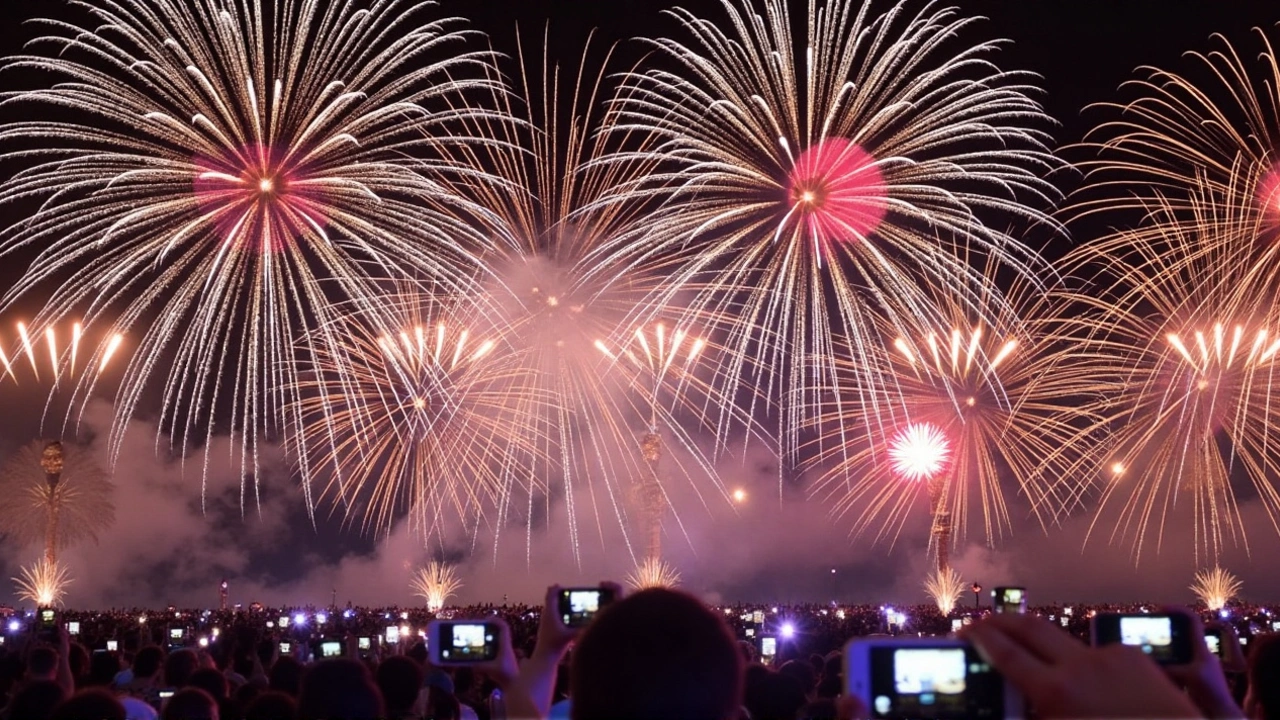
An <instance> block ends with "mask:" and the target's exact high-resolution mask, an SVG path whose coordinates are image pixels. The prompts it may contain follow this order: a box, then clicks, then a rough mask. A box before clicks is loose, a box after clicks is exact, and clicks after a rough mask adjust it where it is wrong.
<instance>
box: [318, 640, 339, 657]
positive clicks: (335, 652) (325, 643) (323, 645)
mask: <svg viewBox="0 0 1280 720" xmlns="http://www.w3.org/2000/svg"><path fill="white" fill-rule="evenodd" d="M320 657H322V658H336V657H342V643H341V642H339V641H337V640H322V641H321V642H320Z"/></svg>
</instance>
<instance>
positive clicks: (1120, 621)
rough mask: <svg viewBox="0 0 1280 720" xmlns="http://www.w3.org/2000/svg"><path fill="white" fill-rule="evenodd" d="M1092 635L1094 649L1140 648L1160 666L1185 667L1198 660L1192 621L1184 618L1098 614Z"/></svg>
mask: <svg viewBox="0 0 1280 720" xmlns="http://www.w3.org/2000/svg"><path fill="white" fill-rule="evenodd" d="M1090 635H1091V640H1092V642H1093V644H1094V645H1111V644H1113V643H1123V644H1125V645H1132V646H1133V647H1136V648H1141V650H1142V652H1144V653H1146V654H1148V655H1150V656H1151V659H1152V660H1155V661H1156V662H1158V663H1160V664H1161V665H1185V664H1187V663H1189V662H1191V659H1192V658H1193V657H1194V656H1195V649H1194V648H1193V647H1192V646H1191V642H1192V639H1191V620H1190V618H1188V617H1187V616H1185V615H1177V614H1168V613H1162V614H1156V615H1147V614H1141V613H1099V614H1097V615H1095V616H1094V618H1093V622H1092V624H1091V626H1090Z"/></svg>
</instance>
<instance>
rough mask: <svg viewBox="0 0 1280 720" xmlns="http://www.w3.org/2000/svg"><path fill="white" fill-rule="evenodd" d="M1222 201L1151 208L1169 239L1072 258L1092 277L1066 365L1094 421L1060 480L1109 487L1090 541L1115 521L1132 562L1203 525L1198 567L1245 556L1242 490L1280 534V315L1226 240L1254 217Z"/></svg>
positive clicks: (1114, 244)
mask: <svg viewBox="0 0 1280 720" xmlns="http://www.w3.org/2000/svg"><path fill="white" fill-rule="evenodd" d="M1214 193H1215V190H1214V188H1213V187H1212V186H1211V185H1209V184H1205V183H1202V184H1199V185H1197V187H1196V188H1192V190H1191V195H1190V203H1189V204H1184V203H1183V202H1182V201H1180V200H1179V201H1176V202H1175V201H1160V202H1156V203H1153V204H1152V205H1151V206H1150V207H1149V208H1148V213H1149V215H1150V217H1151V222H1152V223H1153V224H1155V225H1162V226H1164V227H1166V228H1167V229H1168V231H1169V234H1167V235H1162V236H1159V237H1156V236H1152V235H1150V234H1149V233H1147V232H1146V231H1145V230H1144V229H1139V230H1136V231H1134V232H1132V233H1120V234H1116V235H1113V236H1110V237H1105V238H1102V239H1100V240H1098V241H1095V242H1092V243H1088V244H1085V245H1083V246H1081V247H1080V248H1078V249H1077V250H1076V251H1075V252H1074V253H1073V255H1072V256H1070V257H1068V258H1067V261H1066V262H1067V263H1068V267H1069V268H1070V269H1071V272H1072V274H1073V275H1077V276H1080V277H1083V278H1087V279H1089V280H1091V281H1092V282H1090V283H1088V284H1083V285H1081V286H1079V287H1076V288H1071V289H1068V290H1067V291H1066V297H1067V298H1068V300H1070V301H1072V302H1074V303H1075V305H1076V309H1075V311H1074V314H1075V316H1076V317H1077V320H1076V321H1075V324H1076V327H1075V329H1074V330H1073V334H1074V337H1075V340H1074V342H1075V344H1076V347H1077V349H1076V351H1075V352H1074V353H1073V357H1074V360H1073V362H1072V363H1070V365H1069V366H1067V367H1065V368H1063V370H1062V371H1063V372H1066V373H1070V374H1073V375H1075V376H1077V377H1080V378H1081V382H1085V383H1092V384H1093V385H1094V386H1095V388H1096V393H1095V394H1094V395H1093V398H1094V399H1093V401H1092V408H1091V409H1092V414H1093V416H1094V417H1095V418H1096V419H1095V421H1094V422H1092V423H1091V424H1090V425H1089V426H1088V427H1086V428H1085V433H1084V434H1083V435H1082V440H1081V443H1080V444H1081V445H1083V446H1084V447H1085V448H1086V452H1085V453H1084V455H1083V456H1082V457H1081V458H1080V461H1079V465H1078V466H1077V467H1075V468H1072V469H1069V470H1068V472H1067V473H1066V475H1065V477H1072V478H1077V479H1078V480H1079V481H1080V482H1079V492H1081V493H1084V492H1086V491H1088V490H1091V489H1093V488H1098V489H1100V491H1101V498H1100V502H1099V507H1098V514H1097V516H1096V518H1095V520H1094V521H1093V525H1092V526H1091V533H1090V534H1091V535H1092V532H1094V531H1096V530H1097V529H1098V528H1101V527H1103V526H1104V525H1105V524H1106V523H1107V521H1108V519H1111V518H1114V519H1115V526H1114V529H1113V530H1112V532H1111V540H1112V541H1113V542H1114V541H1117V540H1123V541H1130V542H1132V544H1133V549H1134V557H1135V561H1137V560H1140V559H1141V554H1142V550H1143V548H1144V546H1148V545H1154V546H1155V548H1156V549H1157V550H1159V549H1160V547H1161V546H1162V544H1163V541H1164V535H1165V529H1166V526H1167V525H1168V524H1169V523H1171V522H1173V523H1176V524H1178V525H1183V526H1185V525H1191V526H1192V527H1194V534H1195V538H1194V542H1195V551H1196V557H1197V559H1198V560H1203V559H1206V558H1207V559H1208V560H1209V561H1211V562H1212V561H1215V560H1216V559H1217V558H1218V556H1219V554H1220V552H1221V550H1222V547H1223V545H1224V543H1225V542H1226V541H1227V540H1228V539H1230V540H1231V541H1233V542H1235V543H1238V544H1243V545H1244V546H1245V547H1246V548H1247V547H1248V541H1247V535H1246V532H1245V525H1244V519H1243V517H1242V515H1241V513H1240V510H1239V505H1238V503H1237V499H1236V498H1237V493H1238V492H1239V487H1240V486H1241V485H1243V484H1244V483H1245V482H1247V483H1249V484H1250V485H1251V488H1249V489H1248V490H1246V492H1249V493H1250V494H1254V493H1256V495H1257V497H1258V500H1259V503H1260V504H1261V505H1262V507H1264V508H1265V509H1266V510H1267V512H1268V515H1269V517H1270V520H1271V525H1272V528H1273V529H1276V530H1277V531H1280V525H1277V520H1278V519H1280V491H1278V489H1277V486H1276V484H1275V478H1276V477H1280V461H1277V454H1276V452H1275V447H1276V438H1275V437H1273V436H1272V430H1273V429H1274V428H1275V427H1276V424H1277V422H1280V406H1278V405H1277V404H1276V403H1274V402H1273V401H1272V397H1273V389H1272V382H1273V378H1274V377H1275V374H1276V369H1277V362H1276V361H1277V354H1278V353H1280V313H1278V312H1277V309H1276V308H1277V305H1276V302H1275V296H1274V295H1273V294H1271V293H1270V292H1268V291H1267V290H1266V289H1265V288H1264V287H1260V283H1259V282H1258V280H1259V278H1258V276H1257V275H1256V273H1255V272H1254V270H1255V267H1256V265H1255V258H1256V255H1255V253H1254V252H1253V250H1252V246H1251V244H1248V243H1238V242H1237V243H1233V242H1228V241H1224V228H1241V227H1248V226H1249V225H1250V224H1251V222H1252V221H1251V220H1249V219H1248V215H1249V212H1250V211H1249V210H1248V209H1247V208H1246V207H1244V206H1240V205H1231V204H1223V203H1220V202H1218V201H1217V200H1216V199H1215V197H1214ZM1184 216H1185V220H1181V221H1178V222H1174V221H1173V219H1174V218H1175V217H1184ZM1237 237H1240V236H1239V235H1237ZM1188 514H1189V515H1190V517H1187V515H1188Z"/></svg>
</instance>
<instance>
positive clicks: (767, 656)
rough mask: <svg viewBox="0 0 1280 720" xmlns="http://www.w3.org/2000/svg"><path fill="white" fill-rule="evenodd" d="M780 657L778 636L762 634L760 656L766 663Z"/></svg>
mask: <svg viewBox="0 0 1280 720" xmlns="http://www.w3.org/2000/svg"><path fill="white" fill-rule="evenodd" d="M776 657H778V638H776V637H772V636H770V635H761V636H760V658H761V659H762V660H764V661H765V662H766V663H769V662H773V659H774V658H776Z"/></svg>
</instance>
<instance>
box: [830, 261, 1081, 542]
mask: <svg viewBox="0 0 1280 720" xmlns="http://www.w3.org/2000/svg"><path fill="white" fill-rule="evenodd" d="M994 274H995V266H994V264H992V265H988V268H987V275H988V280H989V281H990V282H992V283H994V281H995V277H994ZM932 302H933V304H934V308H935V309H934V310H932V311H930V312H929V313H927V314H926V315H924V316H923V317H921V318H918V319H916V320H915V321H914V322H911V323H909V324H906V325H904V326H899V327H896V328H895V327H891V326H885V328H884V330H885V332H886V333H889V332H893V331H895V330H896V331H897V332H898V333H899V334H897V335H896V337H893V336H891V337H893V339H892V340H891V341H890V342H888V343H886V344H888V345H890V346H891V347H892V348H893V349H892V351H890V352H889V353H888V354H887V355H885V356H882V357H881V358H880V360H879V361H878V362H879V364H878V367H880V368H881V372H882V373H883V375H884V377H885V381H886V384H887V385H888V386H889V389H888V390H886V391H885V393H884V395H883V396H877V395H876V394H875V393H872V392H868V391H867V390H866V389H865V388H862V387H860V386H859V385H858V384H857V383H856V378H857V377H858V375H859V374H860V373H862V372H864V369H865V366H866V363H867V361H866V360H863V359H861V358H858V357H857V356H856V355H855V354H854V352H853V350H849V351H848V352H849V354H850V357H849V358H847V359H841V360H840V361H839V362H838V363H837V366H836V367H837V369H838V370H839V371H840V372H841V373H842V374H843V375H844V378H845V380H847V382H845V383H843V384H839V383H838V384H837V385H836V386H835V387H834V388H833V391H834V392H833V393H832V394H831V395H830V397H829V399H828V400H827V401H826V407H825V409H824V412H823V417H822V419H821V421H820V423H819V425H818V428H819V429H820V435H819V438H818V439H817V441H816V445H817V446H818V447H819V452H817V453H815V454H814V457H813V458H812V461H813V462H814V464H815V465H816V466H818V467H822V468H824V475H823V476H822V477H821V478H820V480H819V483H818V484H817V485H816V487H815V492H816V493H817V495H818V496H819V497H822V498H823V499H824V501H825V502H826V503H828V504H829V505H830V506H831V508H832V512H833V513H834V514H836V515H845V514H853V516H854V522H853V534H854V535H855V536H858V535H861V534H862V533H863V532H866V531H868V530H871V529H877V535H876V540H881V539H886V538H887V539H894V540H896V538H897V537H898V534H899V533H900V531H901V529H902V525H903V523H904V522H905V521H906V519H907V518H908V517H909V514H910V511H911V509H912V508H913V507H914V506H915V505H916V503H917V502H918V500H919V498H921V496H922V495H924V493H922V492H921V490H922V489H927V490H928V498H929V501H930V507H931V509H932V514H933V515H934V516H935V520H937V519H939V518H942V517H944V516H945V518H946V519H947V524H948V527H947V529H946V533H945V534H947V535H948V536H952V537H954V539H955V541H956V542H959V541H960V540H961V539H962V538H964V537H965V536H966V535H967V533H968V525H969V522H970V517H971V516H978V517H979V518H980V523H981V528H982V532H983V534H984V536H985V539H986V542H987V543H988V544H990V545H994V544H996V543H997V542H998V541H999V540H1001V539H1003V538H1004V536H1005V535H1006V533H1008V532H1010V531H1011V530H1012V526H1013V523H1012V518H1011V513H1010V507H1009V502H1008V499H1007V498H1006V492H1007V491H1009V490H1014V491H1016V493H1017V494H1018V495H1021V496H1023V497H1024V499H1025V502H1026V503H1027V504H1028V505H1030V508H1031V510H1032V512H1033V513H1034V514H1035V515H1036V517H1037V519H1038V520H1039V522H1040V524H1041V526H1042V527H1043V528H1046V529H1047V527H1048V526H1049V525H1050V524H1051V523H1053V522H1055V521H1056V520H1057V519H1058V518H1059V517H1060V516H1061V515H1062V514H1063V513H1065V512H1068V511H1071V510H1074V509H1076V508H1077V507H1078V506H1079V502H1080V501H1079V498H1078V497H1077V496H1076V494H1075V492H1074V490H1073V489H1072V488H1071V487H1070V486H1068V485H1066V484H1065V483H1064V482H1063V477H1064V475H1063V472H1064V471H1065V469H1066V468H1067V467H1069V466H1070V465H1071V463H1072V461H1073V456H1072V455H1070V452H1071V448H1072V443H1073V442H1075V441H1076V440H1077V439H1078V435H1077V433H1078V430H1077V427H1078V426H1079V425H1081V424H1082V423H1081V421H1080V420H1079V414H1080V411H1078V410H1076V409H1075V408H1076V407H1077V406H1078V405H1080V404H1081V403H1082V398H1085V399H1087V398H1089V397H1091V396H1090V395H1089V393H1090V392H1092V391H1093V390H1094V389H1095V388H1094V385H1093V382H1092V380H1091V379H1090V378H1089V377H1088V376H1081V375H1079V374H1072V373H1063V372H1057V371H1056V368H1057V366H1058V365H1059V364H1060V363H1061V362H1063V358H1064V357H1065V355H1067V354H1069V351H1072V350H1074V346H1073V345H1071V344H1070V343H1067V342H1064V336H1063V333H1062V329H1061V327H1060V323H1059V321H1058V320H1057V318H1056V313H1055V310H1054V303H1055V302H1056V301H1055V300H1051V299H1048V298H1046V297H1045V296H1044V295H1043V294H1042V293H1040V292H1039V291H1038V290H1037V289H1036V288H1035V286H1032V285H1030V284H1027V283H1016V284H1015V285H1014V286H1013V287H1012V288H1011V289H1010V290H1009V292H1008V293H1007V294H1006V296H1005V298H1003V299H1000V300H995V299H988V300H986V301H984V302H985V303H986V304H985V305H984V306H981V307H980V308H979V310H977V311H975V310H974V309H973V308H972V307H971V306H970V304H969V302H968V301H967V300H966V299H965V298H963V296H960V295H956V294H948V293H938V294H937V295H936V296H935V297H934V299H933V301H932ZM1001 305H1004V306H1007V307H1008V308H1009V310H1008V311H1003V310H1001V307H1000V306H1001ZM984 317H986V318H989V319H990V322H984V321H983V320H982V318H984ZM932 318H940V320H938V321H934V320H932ZM904 331H905V334H903V333H904ZM846 366H847V367H846ZM850 427H854V428H857V427H871V428H873V429H874V432H873V438H875V437H879V438H882V439H881V440H879V441H875V440H872V441H870V442H867V441H863V440H862V439H861V438H859V437H858V434H857V433H856V432H851V430H850ZM883 438H890V440H889V441H888V442H886V441H885V440H883ZM952 519H953V520H954V525H955V529H956V533H955V534H954V535H951V533H950V527H949V524H950V523H951V522H952ZM938 550H940V551H945V548H938Z"/></svg>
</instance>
